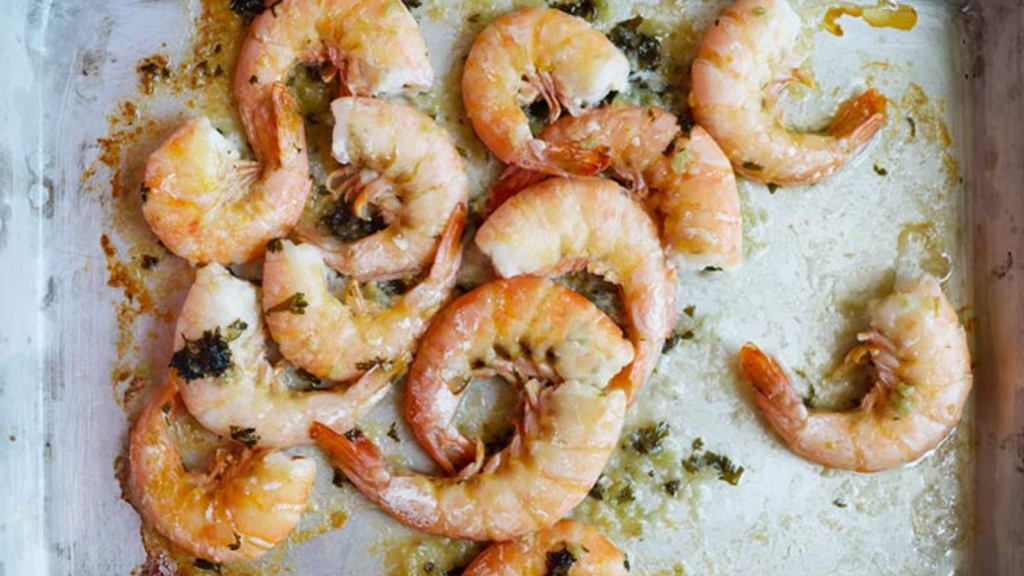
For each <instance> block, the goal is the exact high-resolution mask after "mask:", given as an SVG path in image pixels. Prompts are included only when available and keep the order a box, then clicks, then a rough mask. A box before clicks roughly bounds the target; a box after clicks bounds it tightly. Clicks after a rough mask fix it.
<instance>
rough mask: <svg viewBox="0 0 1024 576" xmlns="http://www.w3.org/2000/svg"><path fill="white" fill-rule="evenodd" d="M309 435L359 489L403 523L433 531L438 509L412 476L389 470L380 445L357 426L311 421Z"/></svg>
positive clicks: (429, 531)
mask: <svg viewBox="0 0 1024 576" xmlns="http://www.w3.org/2000/svg"><path fill="white" fill-rule="evenodd" d="M309 435H310V436H311V437H312V438H313V440H314V441H315V442H316V443H317V445H318V446H320V448H321V449H323V451H324V452H326V453H327V457H328V458H330V460H331V462H332V463H333V464H334V465H335V466H336V467H338V468H339V469H340V470H341V471H342V472H343V473H344V474H345V476H346V477H347V478H348V479H349V481H351V482H352V483H353V484H355V486H356V488H358V489H359V491H360V492H362V493H363V494H365V495H366V496H367V497H368V498H370V499H371V500H373V501H374V502H375V503H377V505H378V506H380V507H382V508H384V510H385V511H387V512H388V513H389V514H391V515H393V516H395V517H396V518H398V519H399V520H400V521H401V522H402V523H404V524H406V525H408V526H411V527H413V528H417V529H419V530H423V531H425V532H428V533H436V529H433V530H432V528H434V527H435V525H436V524H437V521H438V518H437V516H438V510H437V506H436V504H435V503H434V501H433V500H432V499H431V498H430V497H429V496H428V495H426V494H423V490H422V487H421V486H418V485H416V482H415V479H411V478H407V477H401V476H397V475H395V474H393V473H392V471H391V469H390V467H389V466H388V463H387V461H386V460H385V459H384V455H383V454H381V452H380V449H378V448H377V446H376V445H375V444H374V443H373V441H372V440H370V439H369V438H368V437H366V435H364V434H363V433H362V432H360V431H359V429H352V430H349V431H348V432H346V433H344V434H338V433H337V432H335V431H334V430H332V429H331V428H329V427H327V426H324V425H323V424H321V423H319V422H314V423H313V426H312V428H310V431H309Z"/></svg>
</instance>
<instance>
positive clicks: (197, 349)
mask: <svg viewBox="0 0 1024 576" xmlns="http://www.w3.org/2000/svg"><path fill="white" fill-rule="evenodd" d="M182 339H183V340H184V341H185V345H184V346H182V347H181V349H180V350H178V351H177V352H175V353H174V354H172V355H171V363H170V367H171V368H174V369H175V370H177V371H178V376H180V377H181V378H183V379H184V380H185V382H191V381H193V380H198V379H200V378H207V377H213V378H217V377H219V376H222V375H223V374H224V373H225V372H227V371H228V369H229V368H231V367H232V366H233V363H232V360H231V348H229V347H228V341H227V340H226V339H225V338H224V336H222V335H221V332H220V328H215V329H213V330H206V331H204V332H203V335H202V336H201V337H199V338H197V339H195V340H189V339H188V338H185V337H184V336H182Z"/></svg>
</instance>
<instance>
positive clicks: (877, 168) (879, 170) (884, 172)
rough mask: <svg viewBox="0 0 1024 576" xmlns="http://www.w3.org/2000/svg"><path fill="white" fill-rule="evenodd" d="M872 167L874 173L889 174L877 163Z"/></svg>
mask: <svg viewBox="0 0 1024 576" xmlns="http://www.w3.org/2000/svg"><path fill="white" fill-rule="evenodd" d="M873 168H874V169H875V174H878V175H879V176H888V175H889V171H888V170H886V169H885V168H882V167H881V166H879V165H878V164H875V165H874V166H873Z"/></svg>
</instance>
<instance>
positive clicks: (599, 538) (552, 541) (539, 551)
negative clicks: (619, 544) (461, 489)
mask: <svg viewBox="0 0 1024 576" xmlns="http://www.w3.org/2000/svg"><path fill="white" fill-rule="evenodd" d="M552 565H555V566H559V567H563V568H564V567H568V568H569V569H568V571H567V572H564V573H566V574H572V576H627V575H628V574H629V570H627V569H626V556H625V555H624V554H623V553H622V552H621V551H619V549H618V548H616V547H615V544H613V543H612V542H611V541H610V540H608V538H606V537H605V536H604V534H601V532H600V531H599V530H598V529H597V528H594V527H593V526H588V525H586V524H581V523H580V522H576V521H575V520H562V521H561V522H559V523H558V524H555V525H554V526H551V527H550V528H545V529H544V530H540V531H538V532H536V533H534V534H528V535H526V536H523V537H521V538H517V539H515V540H509V541H506V542H498V543H496V544H492V545H491V546H489V547H488V548H487V549H486V550H484V551H483V552H481V553H480V554H479V555H477V557H476V558H474V559H473V561H472V562H471V563H470V564H469V566H467V567H466V571H465V572H463V574H465V576H518V575H520V574H550V573H552V572H553V570H552ZM559 573H562V572H559Z"/></svg>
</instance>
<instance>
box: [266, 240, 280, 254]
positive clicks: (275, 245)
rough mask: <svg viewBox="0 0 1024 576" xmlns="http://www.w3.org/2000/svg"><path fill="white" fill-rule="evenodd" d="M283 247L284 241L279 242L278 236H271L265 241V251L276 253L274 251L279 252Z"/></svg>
mask: <svg viewBox="0 0 1024 576" xmlns="http://www.w3.org/2000/svg"><path fill="white" fill-rule="evenodd" d="M283 249H284V243H282V242H281V239H280V238H271V239H270V241H269V242H267V251H268V252H273V253H275V254H276V253H278V252H280V251H281V250H283Z"/></svg>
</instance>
